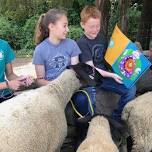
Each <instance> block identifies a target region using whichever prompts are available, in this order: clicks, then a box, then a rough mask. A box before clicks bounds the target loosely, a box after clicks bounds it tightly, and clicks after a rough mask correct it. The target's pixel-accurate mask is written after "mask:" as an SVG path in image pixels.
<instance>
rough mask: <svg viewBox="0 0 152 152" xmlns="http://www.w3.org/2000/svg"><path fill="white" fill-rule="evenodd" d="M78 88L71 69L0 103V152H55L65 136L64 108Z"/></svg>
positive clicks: (77, 82) (78, 85) (77, 81)
mask: <svg viewBox="0 0 152 152" xmlns="http://www.w3.org/2000/svg"><path fill="white" fill-rule="evenodd" d="M79 87H80V84H79V80H78V79H77V78H76V76H75V73H74V72H73V71H72V70H65V72H63V73H62V74H61V75H60V76H59V77H58V79H56V80H54V81H52V82H50V83H49V84H48V85H46V86H43V87H41V88H38V89H35V90H30V91H27V92H24V93H22V94H20V95H18V96H16V97H14V98H12V99H10V100H8V101H6V102H3V103H1V104H0V152H58V151H60V147H61V145H62V143H63V140H64V138H65V137H66V135H67V123H66V118H65V114H64V109H65V106H66V104H67V103H68V101H69V100H70V98H71V96H72V94H73V92H74V91H75V90H76V89H78V88H79Z"/></svg>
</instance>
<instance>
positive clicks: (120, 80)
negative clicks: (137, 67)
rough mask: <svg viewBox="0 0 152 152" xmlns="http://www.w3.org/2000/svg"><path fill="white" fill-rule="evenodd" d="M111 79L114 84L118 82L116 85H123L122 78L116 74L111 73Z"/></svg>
mask: <svg viewBox="0 0 152 152" xmlns="http://www.w3.org/2000/svg"><path fill="white" fill-rule="evenodd" d="M112 78H113V79H114V80H115V81H116V82H118V83H120V84H123V82H122V78H121V77H120V76H119V75H118V74H115V73H113V75H112Z"/></svg>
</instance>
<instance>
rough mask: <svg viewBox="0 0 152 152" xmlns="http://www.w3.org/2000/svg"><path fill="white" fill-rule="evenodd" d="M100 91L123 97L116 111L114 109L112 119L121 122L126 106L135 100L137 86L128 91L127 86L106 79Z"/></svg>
mask: <svg viewBox="0 0 152 152" xmlns="http://www.w3.org/2000/svg"><path fill="white" fill-rule="evenodd" d="M99 89H104V90H106V91H111V92H115V93H117V94H119V95H120V96H121V97H120V100H119V102H118V105H117V107H116V109H114V111H113V112H112V118H113V119H115V120H120V119H121V114H122V111H123V108H124V106H125V105H126V104H127V103H128V102H129V101H131V100H132V99H134V98H135V94H136V86H133V87H132V88H130V89H127V88H126V87H125V85H123V84H119V83H117V82H116V81H115V80H114V79H112V78H104V79H103V83H102V84H101V86H100V87H99Z"/></svg>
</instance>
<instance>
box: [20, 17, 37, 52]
mask: <svg viewBox="0 0 152 152" xmlns="http://www.w3.org/2000/svg"><path fill="white" fill-rule="evenodd" d="M37 19H38V17H37V16H33V17H31V18H29V19H27V20H26V22H25V24H24V26H23V27H22V28H21V30H22V31H21V32H22V38H21V48H22V49H25V50H26V49H27V50H30V49H34V47H35V45H34V41H33V37H34V32H35V26H36V22H37Z"/></svg>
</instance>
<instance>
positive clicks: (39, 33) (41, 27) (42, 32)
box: [34, 14, 49, 45]
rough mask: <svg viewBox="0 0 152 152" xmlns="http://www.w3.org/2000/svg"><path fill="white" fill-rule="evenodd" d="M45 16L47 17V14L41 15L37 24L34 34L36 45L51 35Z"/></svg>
mask: <svg viewBox="0 0 152 152" xmlns="http://www.w3.org/2000/svg"><path fill="white" fill-rule="evenodd" d="M44 18H45V14H42V15H41V16H40V17H39V20H38V22H37V25H36V29H35V35H34V42H35V44H36V45H37V44H39V43H41V42H42V41H43V40H44V39H45V38H47V37H48V36H49V30H48V28H47V27H46V26H45V24H44Z"/></svg>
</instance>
